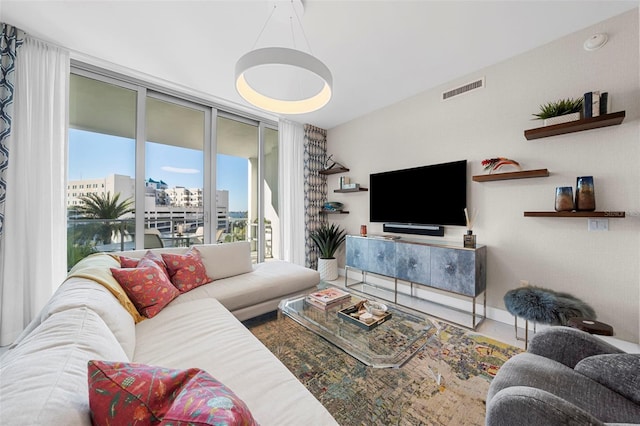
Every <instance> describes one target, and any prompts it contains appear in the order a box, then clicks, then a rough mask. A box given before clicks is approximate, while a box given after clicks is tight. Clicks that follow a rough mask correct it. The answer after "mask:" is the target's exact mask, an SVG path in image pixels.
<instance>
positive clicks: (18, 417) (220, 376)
mask: <svg viewBox="0 0 640 426" xmlns="http://www.w3.org/2000/svg"><path fill="white" fill-rule="evenodd" d="M196 247H198V249H199V250H200V252H201V255H202V262H203V263H204V265H205V267H206V269H207V275H209V277H211V278H213V282H211V283H209V284H205V285H203V286H200V287H197V288H195V289H193V290H191V291H189V292H187V293H183V294H181V295H180V296H178V297H177V298H176V299H174V300H173V301H171V302H170V303H169V304H168V305H167V306H166V307H164V309H163V310H162V311H160V312H159V313H158V314H157V315H156V316H154V317H153V318H149V319H144V320H141V321H139V322H137V323H136V321H135V320H134V317H133V316H132V315H131V314H130V312H129V311H128V310H127V309H126V308H125V307H124V306H123V303H122V300H118V298H116V297H115V296H114V294H112V292H111V291H110V290H109V289H108V288H107V287H105V286H104V285H103V284H101V283H100V280H99V279H97V280H96V279H93V277H99V276H101V275H102V276H107V275H110V269H109V268H112V267H113V268H119V267H120V264H119V261H118V260H117V259H116V257H114V256H111V255H109V254H98V255H93V256H90V257H89V258H86V259H84V260H82V261H81V262H80V263H79V264H78V265H76V267H74V269H73V270H72V271H71V273H70V276H71V278H68V279H67V280H66V281H65V282H64V283H63V284H62V285H61V286H60V287H59V289H58V290H57V292H56V293H55V294H54V295H53V296H52V298H51V299H50V300H49V302H48V303H47V305H46V306H45V307H44V308H43V310H42V312H41V314H40V315H39V316H38V317H37V318H36V319H35V320H34V321H32V322H31V324H30V325H29V326H28V327H27V329H25V331H24V332H23V333H22V335H21V336H20V337H19V338H18V339H17V341H16V342H15V343H14V344H13V345H12V346H11V347H10V349H9V350H8V351H7V352H6V353H5V354H4V355H3V356H2V358H0V424H2V425H13V424H15V425H45V424H46V425H89V424H91V418H90V412H89V396H88V385H87V362H88V361H89V360H95V359H97V360H105V361H122V362H135V363H141V364H146V365H153V366H162V367H167V368H175V369H186V368H200V369H203V370H205V371H206V372H208V373H209V374H210V375H211V376H213V377H214V378H215V379H217V380H219V381H220V382H222V383H223V384H224V385H226V386H227V387H228V388H230V389H231V390H232V391H233V392H234V393H235V394H236V395H237V396H238V397H239V398H240V399H242V401H244V403H245V404H246V405H247V407H248V408H249V410H250V411H251V414H252V415H253V417H254V419H255V420H256V421H257V422H258V423H259V424H261V425H263V426H264V425H299V424H307V425H332V424H336V422H335V420H334V419H333V417H332V416H331V415H330V414H329V412H328V411H327V410H326V409H325V408H324V407H323V406H322V405H321V404H320V403H319V402H318V401H317V400H316V399H315V398H314V396H313V395H312V394H311V393H310V392H309V391H307V389H306V388H305V387H304V386H303V385H302V384H301V383H300V382H299V381H298V380H297V379H296V377H295V376H293V375H292V374H291V373H290V372H289V370H287V368H286V367H285V366H284V365H283V364H282V363H281V362H280V361H279V360H278V359H277V358H276V357H275V356H274V355H273V354H272V353H271V352H269V350H268V349H267V348H266V347H265V346H264V345H262V343H261V342H260V341H259V340H257V339H256V338H255V337H254V336H253V335H252V334H251V332H249V331H248V330H247V329H246V328H245V327H244V326H243V325H242V324H241V323H240V321H239V320H243V319H247V318H250V317H253V316H256V315H259V314H262V313H265V312H269V311H272V310H274V309H276V308H277V304H278V302H279V301H280V300H281V299H283V298H286V297H290V296H293V295H296V294H301V293H306V292H309V291H310V290H312V289H314V288H316V286H317V284H318V283H319V281H320V278H319V275H318V273H317V272H316V271H313V270H310V269H307V268H303V267H301V266H298V265H294V264H291V263H288V262H283V261H270V262H266V263H262V264H258V265H252V264H251V258H250V249H249V244H248V243H245V242H243V243H230V244H220V245H201V246H196ZM186 250H187V249H156V250H153V251H154V252H157V253H162V252H173V253H176V252H177V253H180V252H184V251H186ZM145 253H146V251H135V252H126V253H123V254H124V255H126V256H129V257H142V256H143V255H144V254H145Z"/></svg>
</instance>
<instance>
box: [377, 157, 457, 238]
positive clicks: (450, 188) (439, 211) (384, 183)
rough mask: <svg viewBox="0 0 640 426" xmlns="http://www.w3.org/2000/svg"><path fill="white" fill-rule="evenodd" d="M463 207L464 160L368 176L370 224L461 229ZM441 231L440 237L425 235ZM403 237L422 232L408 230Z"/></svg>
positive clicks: (394, 229) (442, 231) (392, 228)
mask: <svg viewBox="0 0 640 426" xmlns="http://www.w3.org/2000/svg"><path fill="white" fill-rule="evenodd" d="M465 207H467V160H461V161H454V162H450V163H442V164H433V165H429V166H423V167H414V168H410V169H402V170H393V171H388V172H382V173H372V174H371V175H370V180H369V220H370V221H371V222H386V223H390V224H411V225H436V226H440V225H460V226H464V225H466V221H465V216H464V209H465ZM403 228H405V227H390V228H389V229H388V230H390V231H395V232H403V231H402V229H403ZM417 228H420V227H417ZM440 229H441V233H442V234H427V235H440V236H441V235H444V229H443V228H442V227H440ZM386 230H387V229H386V228H385V231H386ZM406 233H410V234H416V233H422V232H413V231H410V230H409V231H407V232H406Z"/></svg>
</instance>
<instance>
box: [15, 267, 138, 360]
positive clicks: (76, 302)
mask: <svg viewBox="0 0 640 426" xmlns="http://www.w3.org/2000/svg"><path fill="white" fill-rule="evenodd" d="M81 307H87V308H89V309H91V310H92V311H94V312H95V313H97V314H98V315H99V316H100V318H102V320H103V321H104V322H105V324H107V327H109V329H110V330H111V332H112V333H113V334H114V336H115V337H116V339H117V340H118V342H119V343H120V345H121V346H122V349H123V350H124V352H125V353H126V354H127V358H129V359H131V358H133V350H134V349H135V345H136V328H135V323H134V320H133V317H132V316H131V315H130V314H129V312H127V310H126V309H125V308H124V307H123V306H122V305H121V304H120V302H119V301H118V299H116V298H115V297H114V296H113V294H111V292H110V291H109V290H107V289H106V288H105V287H104V286H103V285H101V284H98V283H97V282H95V281H92V280H89V279H86V278H77V277H74V278H70V279H68V280H66V281H65V282H64V283H62V285H61V286H60V287H58V289H57V290H56V292H55V293H54V294H53V296H52V297H51V299H49V301H48V302H47V304H46V305H45V306H44V307H43V308H42V310H41V311H40V313H39V314H38V316H36V317H35V318H34V320H33V321H32V322H31V323H30V324H29V326H28V327H27V328H25V330H24V332H23V333H22V334H21V337H20V338H19V339H18V340H16V342H15V343H14V344H13V346H15V345H17V344H19V343H20V341H21V340H22V339H23V338H24V337H26V336H27V335H28V334H29V333H31V332H32V331H33V330H35V328H36V327H38V326H39V325H40V324H42V323H43V322H44V321H46V320H47V318H49V317H50V316H51V315H53V314H55V313H58V312H63V311H66V310H70V309H75V308H81ZM134 309H135V308H134Z"/></svg>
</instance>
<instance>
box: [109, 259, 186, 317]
mask: <svg viewBox="0 0 640 426" xmlns="http://www.w3.org/2000/svg"><path fill="white" fill-rule="evenodd" d="M111 273H112V274H113V277H114V278H115V279H116V280H117V281H118V283H120V285H121V286H122V288H123V289H124V291H125V293H127V296H129V299H131V301H132V302H133V304H134V305H135V307H136V309H137V310H138V312H140V313H141V314H142V315H144V316H145V317H147V318H152V317H154V316H156V315H157V314H158V313H159V312H160V311H161V310H162V309H163V308H164V307H165V306H167V304H168V303H169V302H171V301H172V300H173V299H175V298H176V297H178V296H179V295H180V292H179V291H178V290H177V289H176V288H175V287H174V286H173V284H171V281H170V280H169V277H168V276H167V274H166V272H165V271H164V270H163V268H161V267H160V266H158V264H157V263H156V262H154V261H153V260H150V259H148V258H146V257H143V258H142V259H140V262H138V266H137V267H136V268H111Z"/></svg>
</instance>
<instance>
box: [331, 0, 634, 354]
mask: <svg viewBox="0 0 640 426" xmlns="http://www.w3.org/2000/svg"><path fill="white" fill-rule="evenodd" d="M596 32H606V33H608V34H609V41H608V43H607V44H606V45H605V46H604V47H603V48H602V49H600V50H598V51H594V52H587V51H585V50H584V49H583V48H582V44H583V42H584V41H585V40H586V39H587V38H588V37H589V36H591V35H592V34H594V33H596ZM638 38H639V30H638V9H635V10H633V11H631V12H628V13H625V14H623V15H620V16H618V17H614V18H612V19H610V20H607V21H604V22H602V23H600V24H597V25H594V26H592V27H590V28H587V29H584V30H582V31H579V32H577V33H574V34H572V35H570V36H567V37H565V38H562V39H559V40H557V41H554V42H552V43H550V44H548V45H546V46H543V47H540V48H537V49H535V50H532V51H530V52H527V53H525V54H523V55H520V56H517V57H514V58H512V59H509V60H507V61H505V62H503V63H499V64H497V65H494V66H491V67H488V68H485V69H482V70H479V71H478V72H475V73H473V74H470V75H467V76H463V77H460V78H456V79H455V80H452V81H451V82H450V83H448V84H446V85H443V86H441V87H437V88H434V89H433V90H430V91H427V92H424V93H421V94H419V95H417V96H415V97H412V98H410V99H407V100H405V101H402V102H399V103H397V104H395V105H392V106H390V107H388V108H384V109H382V110H379V111H376V112H374V113H371V114H369V115H367V116H364V117H361V118H359V119H356V120H353V121H350V122H348V123H345V124H343V125H340V126H338V127H336V128H333V129H329V131H328V151H329V153H330V154H333V155H334V158H335V159H337V160H338V161H340V162H341V163H343V164H344V165H345V166H347V167H348V168H350V170H351V171H350V172H349V173H347V174H346V175H347V176H349V177H350V178H351V181H352V182H357V183H360V184H361V185H362V186H368V183H369V174H370V173H373V172H380V171H386V170H393V169H400V168H406V167H415V166H422V165H428V164H436V163H441V162H446V161H455V160H461V159H467V160H468V161H469V166H468V173H469V183H468V194H469V195H468V202H469V206H470V208H472V209H477V210H478V211H479V215H478V219H477V224H476V226H475V227H474V232H475V233H476V234H477V235H478V237H477V238H478V243H479V244H486V245H487V246H488V267H487V292H488V294H487V296H488V305H489V306H490V307H494V308H499V309H504V304H503V300H502V298H503V295H504V293H505V292H506V291H508V290H509V289H512V288H515V287H518V286H520V280H528V281H529V282H530V283H531V284H532V285H538V286H542V287H547V288H552V289H555V290H559V291H566V292H569V293H572V294H574V295H575V296H577V297H579V298H581V299H583V300H584V301H586V302H588V303H589V304H591V305H592V306H593V307H594V308H595V309H596V312H597V314H598V319H600V320H601V321H603V322H606V323H609V324H611V325H613V327H614V329H615V332H616V336H617V337H618V338H621V339H624V340H628V341H632V342H638V340H639V338H640V337H639V329H640V266H639V264H640V232H639V231H640V189H639V188H640V165H639V164H640V126H639V122H638V117H639V115H640V102H639V100H640V68H639V60H640V58H639V42H638ZM488 42H490V40H489V41H488ZM423 53H424V54H428V52H423ZM482 76H484V77H486V88H484V89H481V90H477V91H475V92H472V93H470V94H466V95H463V96H459V97H457V98H454V99H452V100H449V101H445V102H442V101H440V94H441V92H442V91H444V90H447V89H450V88H453V87H456V86H458V85H460V84H463V83H467V82H469V81H472V80H474V79H475V78H477V77H482ZM372 90H375V88H372ZM592 90H600V91H608V92H609V96H610V97H611V99H612V109H611V110H612V111H620V110H625V111H626V118H625V120H624V122H623V123H622V125H620V126H613V127H607V128H603V129H597V130H590V131H585V132H579V133H572V134H566V135H561V136H555V137H550V138H545V139H538V140H533V141H527V140H526V139H525V138H524V135H523V131H524V130H526V129H531V128H534V127H539V126H540V125H541V123H540V122H539V121H532V120H531V118H532V114H533V113H536V112H538V108H539V105H541V104H543V103H546V102H549V101H555V100H558V99H563V98H568V97H579V96H581V95H582V94H583V93H584V92H587V91H592ZM497 156H501V157H508V158H512V159H515V160H517V161H519V162H520V163H521V165H522V166H523V168H524V169H538V168H548V169H549V171H550V173H551V175H550V176H549V177H548V178H536V179H521V180H506V181H496V182H485V183H478V182H472V181H471V175H476V174H483V173H484V172H483V169H482V166H481V164H480V162H481V161H482V160H483V159H485V158H491V157H497ZM584 175H592V176H594V179H595V191H596V207H597V209H598V210H622V211H626V212H627V218H626V219H610V220H609V231H608V232H588V231H587V219H584V218H583V219H579V218H578V219H576V218H571V219H561V218H525V217H523V212H524V211H544V210H546V211H552V210H553V207H554V193H555V187H556V186H569V185H571V186H574V187H575V178H576V177H577V176H584ZM339 176H340V175H333V176H329V178H328V182H329V188H330V196H329V199H330V200H332V201H334V200H335V201H341V202H343V203H345V209H346V210H349V212H350V214H348V215H333V216H330V219H331V220H332V221H333V222H335V223H338V224H340V225H342V226H344V227H345V228H346V229H347V231H348V232H349V233H353V234H357V233H359V229H360V225H361V224H366V225H367V226H368V229H369V232H370V233H382V225H381V224H378V223H369V219H368V218H369V204H368V203H369V196H368V192H361V193H350V194H335V193H333V192H332V191H331V189H332V188H337V187H338V179H339ZM415 185H416V188H415V196H416V202H417V201H418V200H419V199H420V198H421V197H427V198H428V197H429V191H428V188H425V187H420V185H419V183H415ZM463 233H464V228H463V227H447V229H446V235H445V237H444V238H445V239H452V240H457V241H459V240H461V239H462V234H463ZM341 262H342V263H344V258H342V259H341Z"/></svg>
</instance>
